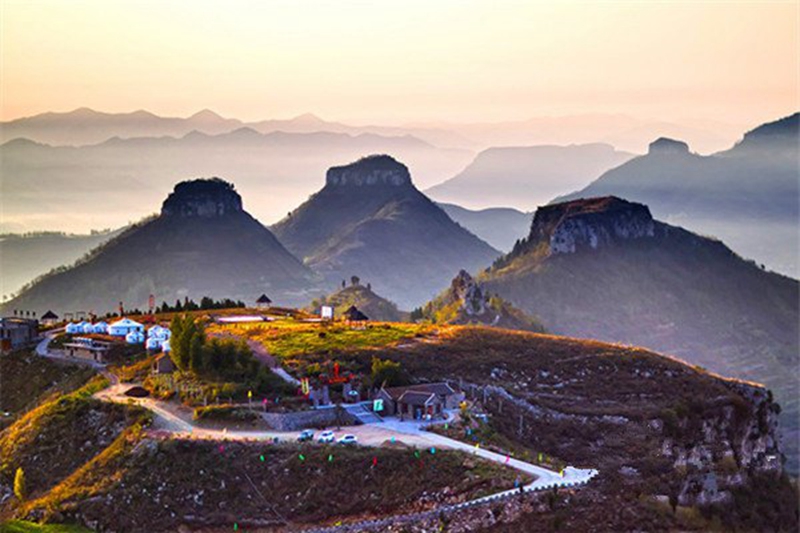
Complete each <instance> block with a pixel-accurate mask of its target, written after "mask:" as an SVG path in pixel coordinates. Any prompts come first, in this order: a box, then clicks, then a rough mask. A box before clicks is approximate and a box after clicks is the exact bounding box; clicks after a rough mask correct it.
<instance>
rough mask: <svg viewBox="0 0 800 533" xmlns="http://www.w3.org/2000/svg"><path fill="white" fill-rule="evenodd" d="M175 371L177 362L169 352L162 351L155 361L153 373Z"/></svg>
mask: <svg viewBox="0 0 800 533" xmlns="http://www.w3.org/2000/svg"><path fill="white" fill-rule="evenodd" d="M174 371H175V363H173V362H172V358H171V357H170V356H169V353H166V352H164V353H160V354H158V355H157V356H156V358H155V360H154V361H153V374H171V373H172V372H174Z"/></svg>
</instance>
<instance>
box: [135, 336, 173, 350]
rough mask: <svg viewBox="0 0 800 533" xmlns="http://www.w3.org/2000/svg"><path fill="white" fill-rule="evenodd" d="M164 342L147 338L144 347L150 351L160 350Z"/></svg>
mask: <svg viewBox="0 0 800 533" xmlns="http://www.w3.org/2000/svg"><path fill="white" fill-rule="evenodd" d="M128 335H130V333H129V334H128ZM126 339H127V337H126ZM163 342H164V341H162V340H161V339H157V338H155V337H147V342H146V343H145V345H144V346H145V348H147V349H148V350H160V349H161V346H162V344H163Z"/></svg>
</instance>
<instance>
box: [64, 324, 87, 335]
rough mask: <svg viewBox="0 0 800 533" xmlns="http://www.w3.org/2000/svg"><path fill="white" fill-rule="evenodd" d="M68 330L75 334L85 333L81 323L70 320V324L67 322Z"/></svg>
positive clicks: (69, 332)
mask: <svg viewBox="0 0 800 533" xmlns="http://www.w3.org/2000/svg"><path fill="white" fill-rule="evenodd" d="M66 331H67V333H68V334H70V335H75V334H76V333H83V328H82V327H80V325H79V324H75V323H74V322H70V323H69V324H67V327H66Z"/></svg>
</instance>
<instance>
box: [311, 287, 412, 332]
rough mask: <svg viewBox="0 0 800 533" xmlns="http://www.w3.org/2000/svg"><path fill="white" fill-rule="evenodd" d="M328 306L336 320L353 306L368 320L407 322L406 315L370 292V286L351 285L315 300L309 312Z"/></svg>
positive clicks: (316, 311) (384, 299)
mask: <svg viewBox="0 0 800 533" xmlns="http://www.w3.org/2000/svg"><path fill="white" fill-rule="evenodd" d="M323 305H330V306H333V308H334V314H335V316H336V317H337V318H338V317H340V316H341V315H342V313H344V312H345V311H347V310H348V309H349V308H350V306H355V307H357V308H358V310H359V311H361V312H362V313H364V314H365V315H367V317H369V319H370V320H377V321H382V322H404V321H406V320H408V313H406V312H403V311H400V310H399V309H397V305H395V304H394V303H393V302H390V301H389V300H387V299H386V298H383V297H381V296H379V295H378V294H376V293H375V292H374V291H373V290H372V285H371V284H367V285H361V284H360V283H358V284H351V285H349V286H347V287H345V288H343V289H340V290H338V291H336V292H334V293H332V294H329V295H326V296H323V297H322V298H317V299H316V300H314V301H313V302H312V304H311V309H310V311H311V312H313V313H319V310H320V307H321V306H323Z"/></svg>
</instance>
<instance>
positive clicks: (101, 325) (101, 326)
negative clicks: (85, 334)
mask: <svg viewBox="0 0 800 533" xmlns="http://www.w3.org/2000/svg"><path fill="white" fill-rule="evenodd" d="M107 332H108V324H107V323H106V322H97V323H95V324H92V333H102V334H105V333H107Z"/></svg>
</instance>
